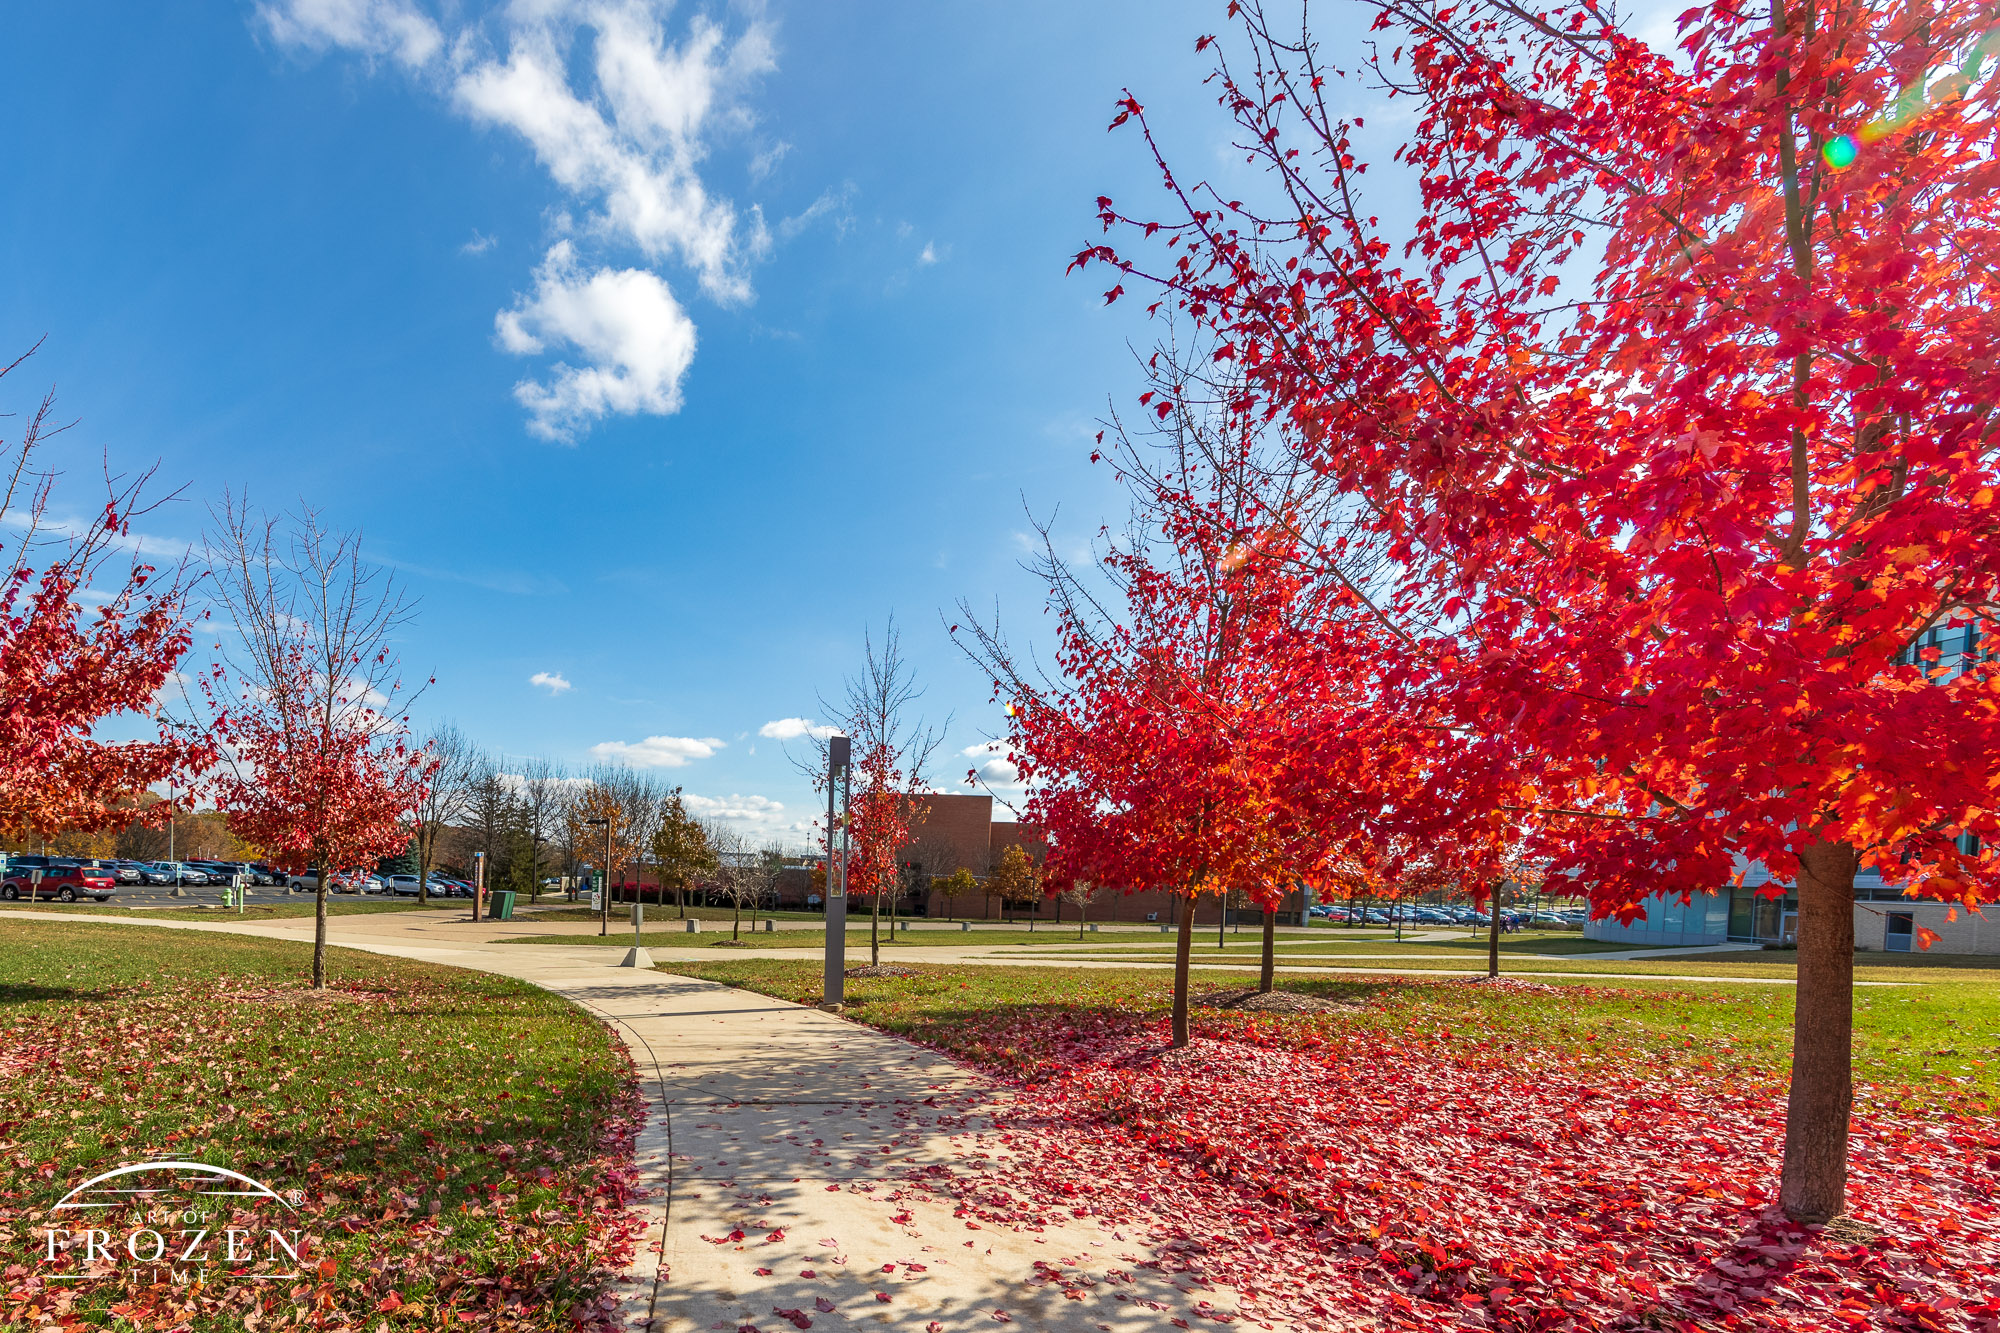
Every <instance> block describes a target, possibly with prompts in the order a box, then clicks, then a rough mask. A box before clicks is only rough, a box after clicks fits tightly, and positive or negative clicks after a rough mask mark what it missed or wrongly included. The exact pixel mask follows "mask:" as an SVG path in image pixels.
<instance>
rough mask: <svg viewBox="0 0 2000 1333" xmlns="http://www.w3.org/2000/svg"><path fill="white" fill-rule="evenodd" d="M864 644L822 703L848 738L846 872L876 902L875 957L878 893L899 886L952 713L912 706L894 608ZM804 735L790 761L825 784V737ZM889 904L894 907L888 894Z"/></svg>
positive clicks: (871, 933) (914, 696)
mask: <svg viewBox="0 0 2000 1333" xmlns="http://www.w3.org/2000/svg"><path fill="white" fill-rule="evenodd" d="M862 651H863V657H862V670H861V674H860V675H859V676H849V677H847V679H846V681H845V682H844V687H843V690H842V698H841V702H840V703H839V705H837V706H836V705H834V704H831V703H829V702H828V701H827V700H826V699H825V698H824V697H823V696H822V697H821V699H820V701H819V702H820V709H821V711H822V712H823V713H825V714H827V715H829V716H831V717H833V718H834V719H835V721H836V722H837V723H838V725H839V727H840V729H841V731H842V732H843V733H845V734H846V735H847V736H848V737H849V738H850V739H851V741H852V742H853V768H852V770H851V771H852V773H853V778H852V781H853V783H854V784H855V790H854V796H853V806H854V808H855V810H856V812H857V814H856V823H857V831H858V832H859V834H860V836H859V837H858V838H857V839H856V845H855V846H854V848H853V853H852V854H853V857H854V862H855V863H854V864H853V865H852V866H851V867H850V868H849V873H850V876H851V878H852V880H853V881H854V882H855V883H856V884H858V885H860V886H861V891H863V892H868V893H869V896H870V899H871V902H872V904H873V910H872V912H871V913H870V916H869V923H868V948H869V957H870V960H871V962H872V963H875V964H879V963H880V962H881V961H882V944H881V928H882V896H883V894H885V893H886V894H891V895H894V894H898V893H900V891H901V889H902V885H903V876H902V868H901V866H900V865H899V864H898V862H897V860H896V856H897V852H898V850H899V849H900V847H901V846H902V843H903V841H904V832H905V831H906V830H907V829H908V827H909V826H910V824H912V823H916V822H920V821H921V820H922V819H923V818H924V817H925V815H926V814H927V813H928V807H929V803H928V802H927V801H926V800H925V799H924V798H925V797H926V796H927V795H928V794H929V792H930V790H931V782H930V778H929V772H930V765H931V760H932V759H933V758H935V757H936V755H937V751H938V746H939V745H940V744H942V743H943V741H944V734H945V730H946V729H947V728H948V727H950V726H951V716H950V715H949V714H947V715H946V716H945V719H944V721H943V722H941V723H938V724H937V725H935V726H933V725H932V724H930V723H929V722H928V721H926V720H925V718H924V716H923V715H922V714H921V713H919V712H918V711H917V701H918V700H919V699H921V698H923V694H924V691H923V688H922V687H921V686H919V685H918V684H917V673H916V668H915V667H913V666H911V665H910V661H909V659H908V658H906V657H904V656H903V636H902V632H901V631H900V630H898V629H897V628H896V618H895V617H894V616H891V617H889V623H888V625H887V627H886V628H885V629H884V630H883V632H882V638H881V641H880V642H879V643H878V642H877V641H876V639H875V637H874V635H872V634H870V635H868V636H866V637H865V638H864V639H863V640H862ZM808 738H809V740H810V750H809V755H810V757H808V758H805V759H801V758H799V757H798V756H794V757H793V759H792V762H793V764H794V765H795V766H796V767H797V768H798V769H799V770H800V772H802V773H803V774H804V775H805V776H807V777H809V778H811V779H812V781H813V783H814V785H815V786H816V787H817V788H818V789H819V790H821V791H824V790H825V789H826V785H825V784H826V767H827V739H828V738H827V737H824V736H817V735H811V734H810V733H808ZM863 807H869V808H872V809H873V810H874V814H873V815H872V817H871V818H870V819H869V820H862V819H861V818H860V816H859V814H858V812H859V811H860V810H861V809H862V808H863ZM871 823H872V825H873V827H872V828H871V827H870V824H871ZM899 825H900V826H901V827H900V828H899V827H898V826H899ZM827 845H828V847H829V848H831V847H832V846H833V830H831V829H829V830H827ZM890 910H891V911H892V912H893V911H894V906H893V899H892V905H891V909H890ZM892 925H893V921H892Z"/></svg>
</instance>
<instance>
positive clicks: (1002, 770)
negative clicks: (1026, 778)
mask: <svg viewBox="0 0 2000 1333" xmlns="http://www.w3.org/2000/svg"><path fill="white" fill-rule="evenodd" d="M959 753H960V754H962V755H964V756H965V757H966V758H967V759H970V760H973V761H974V762H973V765H972V771H973V772H974V773H975V774H976V775H977V776H978V778H979V780H980V781H981V782H983V783H985V784H986V785H987V786H989V787H1004V788H1020V787H1021V786H1022V782H1021V770H1020V769H1019V768H1017V767H1015V766H1014V763H1013V761H1011V760H1010V759H1008V758H1007V747H1006V746H1004V745H1002V744H1000V743H999V742H998V741H987V742H984V743H982V744H979V745H968V746H966V747H965V748H964V749H963V750H960V751H959Z"/></svg>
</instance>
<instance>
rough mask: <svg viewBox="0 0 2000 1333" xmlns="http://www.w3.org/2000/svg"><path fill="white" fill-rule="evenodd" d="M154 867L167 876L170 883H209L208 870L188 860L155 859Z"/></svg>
mask: <svg viewBox="0 0 2000 1333" xmlns="http://www.w3.org/2000/svg"><path fill="white" fill-rule="evenodd" d="M153 869H155V870H158V871H160V872H161V873H162V874H164V875H166V876H167V882H168V883H169V884H186V885H200V884H206V883H208V872H207V871H206V870H203V869H202V868H201V867H199V866H196V865H190V864H189V863H188V862H186V861H155V862H153Z"/></svg>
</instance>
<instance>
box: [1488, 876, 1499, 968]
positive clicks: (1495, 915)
mask: <svg viewBox="0 0 2000 1333" xmlns="http://www.w3.org/2000/svg"><path fill="white" fill-rule="evenodd" d="M1486 916H1487V922H1486V976H1487V978H1488V979H1489V980H1497V979H1498V978H1499V976H1500V886H1499V885H1498V884H1495V885H1494V886H1493V899H1492V901H1491V902H1489V903H1487V904H1486Z"/></svg>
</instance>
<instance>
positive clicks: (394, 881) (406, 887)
mask: <svg viewBox="0 0 2000 1333" xmlns="http://www.w3.org/2000/svg"><path fill="white" fill-rule="evenodd" d="M422 886H423V880H421V879H419V878H418V877H417V876H415V875H391V876H389V892H391V893H393V894H395V895H396V896H397V897H399V898H414V897H416V896H417V890H418V889H419V888H421V887H422Z"/></svg>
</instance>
